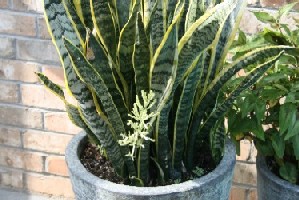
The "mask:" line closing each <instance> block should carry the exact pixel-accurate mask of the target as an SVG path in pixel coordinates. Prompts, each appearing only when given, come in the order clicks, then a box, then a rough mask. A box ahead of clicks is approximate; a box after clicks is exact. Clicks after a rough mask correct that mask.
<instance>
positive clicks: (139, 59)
mask: <svg viewBox="0 0 299 200" xmlns="http://www.w3.org/2000/svg"><path fill="white" fill-rule="evenodd" d="M149 66H150V48H149V41H148V39H147V36H146V33H145V28H144V24H143V22H142V17H141V15H140V14H138V16H137V24H136V41H135V45H134V52H133V68H134V71H135V83H136V94H138V95H140V94H141V90H144V91H149V71H148V69H149Z"/></svg>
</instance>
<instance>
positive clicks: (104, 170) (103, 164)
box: [80, 143, 216, 187]
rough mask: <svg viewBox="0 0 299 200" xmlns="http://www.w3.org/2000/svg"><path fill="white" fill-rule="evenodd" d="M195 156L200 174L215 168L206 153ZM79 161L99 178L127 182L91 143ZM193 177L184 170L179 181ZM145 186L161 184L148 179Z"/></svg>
mask: <svg viewBox="0 0 299 200" xmlns="http://www.w3.org/2000/svg"><path fill="white" fill-rule="evenodd" d="M195 157H196V160H197V162H196V164H197V166H198V167H200V168H202V169H203V171H204V173H203V174H202V176H204V175H206V174H208V173H209V172H210V171H212V170H214V169H215V166H216V165H215V163H214V162H213V160H212V158H211V156H209V155H207V153H204V154H198V155H196V156H195ZM80 161H81V163H82V164H83V165H84V167H85V168H86V169H87V170H88V171H89V172H90V173H92V174H93V175H95V176H97V177H99V178H101V179H105V180H108V181H111V182H114V183H118V184H128V180H123V179H122V178H121V177H119V176H118V175H117V174H116V172H115V171H114V169H113V167H112V164H111V162H110V161H109V160H107V159H106V157H105V156H102V155H101V154H100V151H99V150H98V149H97V147H96V146H95V145H93V144H90V143H88V144H87V146H86V147H85V149H84V151H83V152H82V153H81V157H80ZM150 174H152V175H153V176H155V175H154V174H155V172H152V173H151V172H150ZM194 177H195V174H190V173H187V172H185V173H183V174H182V177H181V178H182V179H181V182H184V181H187V180H190V179H193V178H194ZM174 183H175V180H169V181H167V182H165V183H164V185H171V184H174ZM147 186H151V187H154V186H161V184H158V183H157V182H156V181H150V184H149V185H147Z"/></svg>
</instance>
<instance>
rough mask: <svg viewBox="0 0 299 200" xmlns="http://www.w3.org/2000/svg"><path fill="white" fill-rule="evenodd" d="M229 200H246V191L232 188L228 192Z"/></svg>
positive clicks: (235, 187)
mask: <svg viewBox="0 0 299 200" xmlns="http://www.w3.org/2000/svg"><path fill="white" fill-rule="evenodd" d="M229 199H230V200H247V199H246V189H245V188H241V187H237V186H232V189H231V191H230V197H229Z"/></svg>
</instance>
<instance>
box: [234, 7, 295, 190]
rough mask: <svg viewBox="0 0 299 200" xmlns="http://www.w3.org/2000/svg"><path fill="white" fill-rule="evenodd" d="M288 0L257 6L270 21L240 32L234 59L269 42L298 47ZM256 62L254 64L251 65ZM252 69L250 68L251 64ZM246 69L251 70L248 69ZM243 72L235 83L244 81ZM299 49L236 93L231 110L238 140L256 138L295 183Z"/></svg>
mask: <svg viewBox="0 0 299 200" xmlns="http://www.w3.org/2000/svg"><path fill="white" fill-rule="evenodd" d="M295 4H296V3H294V4H288V5H286V6H284V7H282V8H281V9H280V10H279V11H278V13H277V14H276V15H271V14H269V13H265V12H254V14H255V16H256V17H257V19H258V20H260V21H262V22H264V23H266V24H268V25H269V28H265V29H264V31H263V32H261V33H258V34H256V35H254V36H251V37H249V36H246V35H245V34H244V33H243V32H240V35H239V38H238V41H236V42H235V44H234V48H233V49H232V51H233V52H235V53H236V54H235V56H234V58H233V59H237V58H238V57H240V56H242V55H243V54H245V53H246V52H247V51H250V50H251V49H255V48H257V47H259V48H260V47H262V46H269V45H289V46H294V47H297V48H298V47H299V19H295V18H294V20H295V21H296V22H297V23H296V27H294V28H293V29H291V27H290V26H289V25H287V24H283V23H282V20H281V18H282V17H283V16H285V15H287V14H288V12H289V11H290V10H291V9H292V8H293V7H294V6H295ZM253 67H254V66H253ZM248 70H251V68H248ZM246 72H248V71H246ZM242 79H243V77H239V78H238V79H236V80H235V81H233V82H232V83H231V85H230V87H233V84H236V83H238V82H239V81H241V80H242ZM298 108H299V53H297V54H296V53H291V54H285V55H283V56H281V57H280V58H279V59H278V61H277V62H276V63H275V65H273V67H272V68H270V69H269V70H268V71H267V72H266V73H265V75H264V76H263V77H262V78H261V79H260V80H259V81H258V82H257V83H256V84H254V85H253V86H251V87H250V89H248V90H246V91H244V92H243V93H242V95H241V96H240V97H239V98H237V100H236V104H235V105H234V108H233V109H232V110H231V111H230V112H229V115H228V130H229V132H230V134H231V136H232V138H233V139H234V140H235V141H236V143H239V141H240V140H242V139H249V140H253V141H254V143H255V145H256V148H257V150H258V153H259V154H261V155H264V156H270V157H271V158H272V160H274V161H275V163H276V164H274V169H273V170H274V171H278V173H279V175H280V176H281V177H282V178H283V179H285V180H288V181H289V182H291V183H297V184H298V183H299V117H298V116H299V115H298V114H299V112H298Z"/></svg>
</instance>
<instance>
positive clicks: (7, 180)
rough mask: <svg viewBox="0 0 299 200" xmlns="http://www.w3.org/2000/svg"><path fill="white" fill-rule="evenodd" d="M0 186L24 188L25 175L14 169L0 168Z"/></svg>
mask: <svg viewBox="0 0 299 200" xmlns="http://www.w3.org/2000/svg"><path fill="white" fill-rule="evenodd" d="M0 186H6V187H14V188H18V189H21V188H23V173H22V172H20V171H16V170H12V169H5V168H0Z"/></svg>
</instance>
